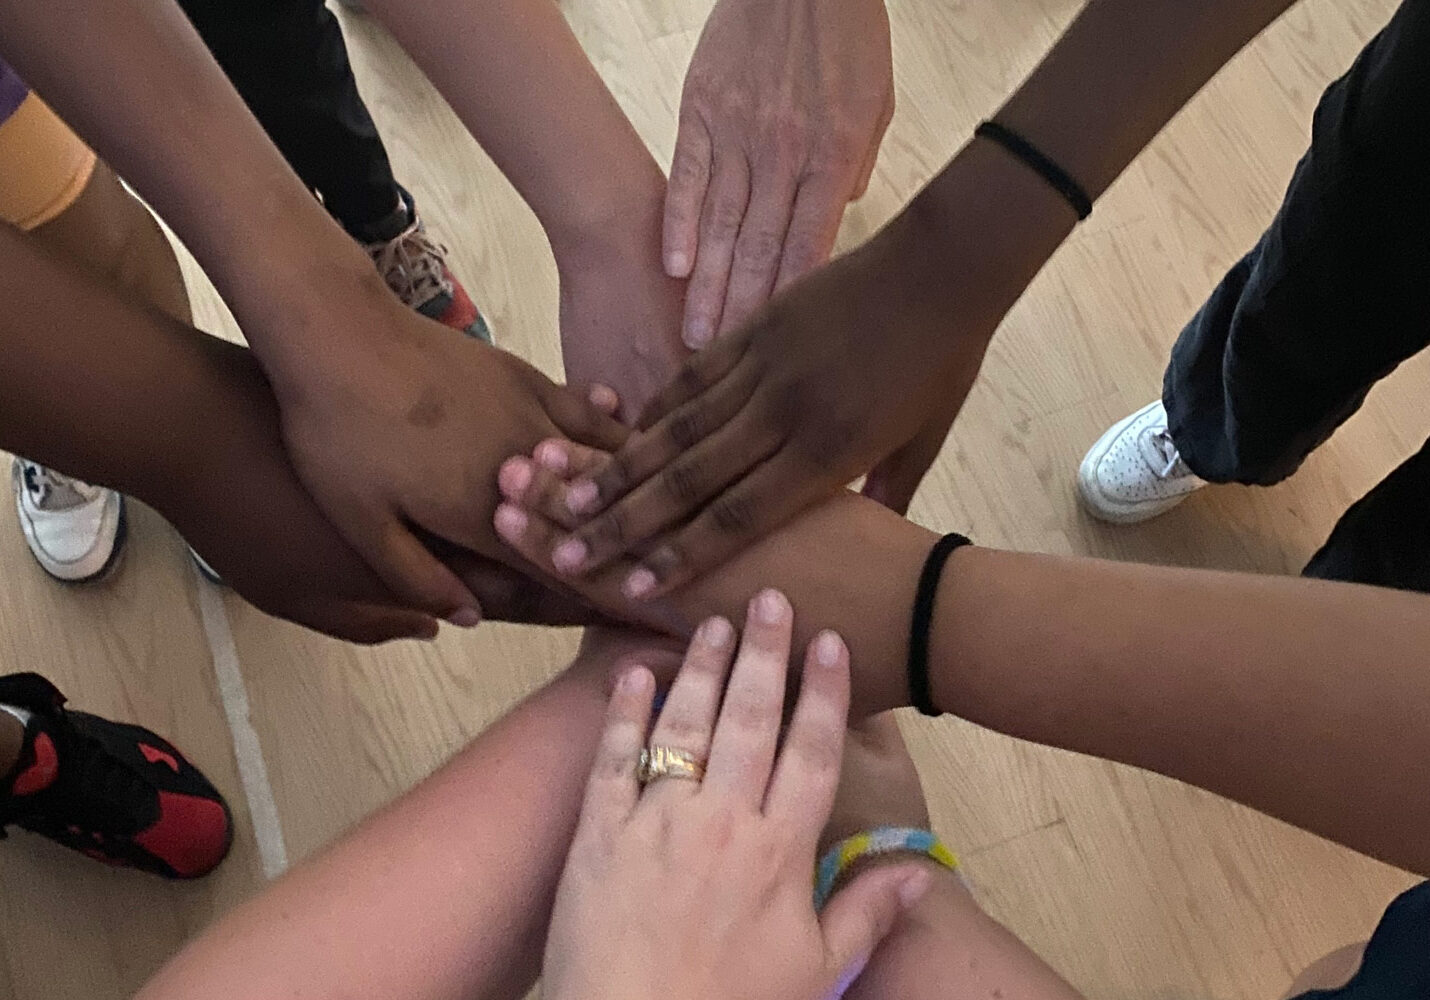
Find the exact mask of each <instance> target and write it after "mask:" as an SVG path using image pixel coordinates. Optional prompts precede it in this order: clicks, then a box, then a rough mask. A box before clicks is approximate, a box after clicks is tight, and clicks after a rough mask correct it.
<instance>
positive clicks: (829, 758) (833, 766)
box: [792, 726, 844, 775]
mask: <svg viewBox="0 0 1430 1000" xmlns="http://www.w3.org/2000/svg"><path fill="white" fill-rule="evenodd" d="M841 736H842V733H841V732H840V731H839V730H838V729H836V728H833V727H830V726H819V727H818V728H816V729H814V730H813V731H810V732H806V733H805V734H804V736H803V737H802V738H801V739H800V741H799V745H798V748H797V749H796V752H797V753H798V754H799V757H800V759H801V760H802V761H803V762H804V766H805V769H806V770H808V771H810V772H812V773H815V774H821V775H824V774H837V773H838V771H839V765H840V763H841V761H842V760H843V753H844V749H843V740H842V739H841ZM792 749H795V748H792Z"/></svg>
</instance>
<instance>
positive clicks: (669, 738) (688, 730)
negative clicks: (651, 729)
mask: <svg viewBox="0 0 1430 1000" xmlns="http://www.w3.org/2000/svg"><path fill="white" fill-rule="evenodd" d="M660 728H661V729H662V730H663V731H662V733H661V737H660V738H661V741H662V742H665V743H669V744H671V745H672V746H677V747H679V748H680V749H682V750H684V751H685V752H686V753H690V754H697V755H698V754H703V753H704V752H705V748H706V746H707V745H708V744H709V742H710V733H709V728H710V727H709V726H708V725H705V724H703V723H702V721H701V720H700V719H699V718H698V717H697V716H695V715H694V714H692V713H690V712H684V711H677V712H675V713H674V714H672V716H671V717H670V718H669V719H668V720H667V719H665V718H662V719H661V720H660Z"/></svg>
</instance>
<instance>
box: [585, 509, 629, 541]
mask: <svg viewBox="0 0 1430 1000" xmlns="http://www.w3.org/2000/svg"><path fill="white" fill-rule="evenodd" d="M627 529H628V524H627V521H626V512H625V511H624V510H622V509H621V507H620V506H619V505H617V506H615V507H612V508H611V509H610V510H608V511H606V512H605V513H604V514H602V515H601V516H600V518H598V519H597V520H596V521H594V522H592V524H591V535H592V538H593V539H595V540H596V541H597V542H598V543H605V544H609V545H614V546H617V547H620V546H624V545H625V544H626V539H627Z"/></svg>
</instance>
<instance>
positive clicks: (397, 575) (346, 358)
mask: <svg viewBox="0 0 1430 1000" xmlns="http://www.w3.org/2000/svg"><path fill="white" fill-rule="evenodd" d="M369 308H370V309H371V310H372V311H373V312H374V313H375V314H376V315H375V318H374V326H375V327H376V328H379V329H381V331H382V335H381V336H371V337H367V338H364V339H363V340H362V342H361V343H360V344H358V345H355V346H354V347H353V349H352V350H351V351H350V352H349V353H347V354H345V355H343V356H340V357H332V358H323V359H321V361H318V360H317V359H314V361H313V363H312V365H313V367H311V368H310V369H309V370H308V371H305V372H304V374H303V377H302V378H301V379H294V378H292V376H291V369H290V372H289V375H288V377H286V378H285V379H284V380H283V381H281V382H277V381H275V388H276V389H277V395H278V401H279V405H280V412H281V423H282V432H283V441H284V443H285V444H286V446H287V449H288V453H289V454H290V455H291V457H292V463H293V468H294V469H295V470H296V471H297V473H298V476H299V478H300V479H301V480H302V483H303V485H304V486H305V487H306V488H307V489H308V491H309V492H310V493H311V494H312V496H313V499H314V500H315V501H316V502H317V504H318V507H319V508H321V510H322V512H323V513H324V514H325V515H326V516H327V517H328V519H329V520H330V521H331V522H332V524H333V526H334V527H336V528H337V530H338V531H339V532H340V533H341V534H342V536H343V537H344V538H345V539H346V540H347V542H348V544H350V545H351V546H352V547H353V549H355V550H356V551H357V553H358V554H359V555H360V556H361V557H362V558H363V559H364V560H365V561H366V562H367V564H368V565H369V566H371V567H372V568H373V570H374V571H375V572H376V574H377V575H378V576H379V577H380V578H381V579H382V581H383V583H384V584H385V585H386V587H387V588H388V589H389V590H390V591H391V592H392V594H394V595H395V596H396V597H397V598H398V599H399V600H400V601H401V602H402V603H403V604H404V605H406V606H408V607H411V608H415V609H418V610H421V611H423V612H425V613H426V614H428V615H435V616H438V617H441V618H447V619H450V620H451V621H453V622H454V623H456V624H459V625H475V624H476V623H477V622H478V621H479V620H480V615H481V608H480V603H479V601H478V600H477V595H476V594H474V593H473V592H472V590H471V588H470V587H468V586H467V585H466V584H464V583H463V582H462V580H461V579H460V578H459V576H458V574H457V573H456V572H455V571H453V569H451V568H450V567H448V566H446V565H444V564H443V563H442V562H441V560H439V559H438V558H437V556H436V555H434V554H433V552H432V551H431V545H430V543H431V542H432V541H433V540H440V541H442V542H446V543H450V544H452V545H455V546H459V547H461V548H463V549H467V550H469V551H470V552H473V553H476V554H478V555H481V556H486V557H488V558H493V559H499V558H501V557H503V556H505V555H506V550H505V549H504V547H502V546H501V545H500V543H499V542H498V541H497V539H496V537H495V535H494V533H493V532H492V530H491V527H490V525H491V516H492V511H493V509H494V508H495V506H496V498H495V489H494V485H495V484H494V470H495V469H496V468H497V466H498V465H499V464H500V462H501V460H502V459H503V458H504V457H506V456H507V455H510V454H511V453H512V451H513V450H517V451H524V450H529V449H530V448H531V447H532V446H533V445H534V444H536V443H537V442H538V441H540V440H541V439H542V438H545V437H548V436H550V435H552V434H559V435H563V436H569V437H571V438H573V439H575V440H580V441H585V442H587V443H589V444H592V445H597V446H600V445H603V444H604V445H605V446H607V447H611V446H615V445H617V444H619V443H620V442H621V441H622V440H623V438H624V437H625V433H626V432H625V429H624V428H623V427H622V426H621V425H620V424H619V423H617V422H616V421H615V420H614V419H613V418H612V417H610V416H608V415H607V414H606V413H603V412H601V410H600V409H599V408H598V407H597V406H596V405H595V404H593V403H592V402H590V401H589V400H587V399H583V398H581V397H580V396H578V395H576V394H575V393H573V392H570V391H568V390H566V389H564V388H562V387H559V386H557V385H555V384H553V383H552V382H551V381H550V380H549V379H547V378H546V377H545V376H543V375H542V374H541V373H540V372H538V371H537V370H536V369H535V368H533V367H531V366H530V365H528V364H526V363H525V362H523V361H521V360H520V359H518V358H516V357H514V356H512V355H510V354H508V353H506V352H504V351H500V350H497V349H496V348H493V347H490V346H488V345H486V344H483V343H481V342H479V341H475V340H470V339H467V338H464V337H461V336H459V335H457V334H454V333H453V332H452V331H451V330H449V329H447V328H446V327H443V326H441V325H440V324H438V323H436V322H434V321H432V320H428V319H425V318H423V317H421V316H419V315H417V314H416V313H414V312H412V311H411V310H409V309H406V308H404V307H403V306H402V305H400V304H399V303H398V302H397V301H396V300H395V299H393V298H391V296H382V297H380V299H379V300H378V301H376V302H374V303H373V304H371V305H370V306H369Z"/></svg>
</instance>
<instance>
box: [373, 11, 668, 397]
mask: <svg viewBox="0 0 1430 1000" xmlns="http://www.w3.org/2000/svg"><path fill="white" fill-rule="evenodd" d="M367 6H368V9H369V10H371V11H372V12H373V13H374V14H376V15H377V16H378V17H379V18H381V19H382V20H383V22H384V24H385V25H386V26H387V28H388V29H389V30H390V31H391V32H392V33H393V35H394V36H396V37H397V39H398V40H399V41H400V42H401V43H402V44H403V46H404V47H405V48H406V49H407V51H408V52H409V53H411V55H412V57H413V59H415V60H416V61H417V63H418V65H420V66H421V67H422V69H423V71H424V72H426V74H427V76H428V77H429V78H430V79H431V80H432V82H433V83H434V84H436V86H437V88H438V89H439V90H440V91H441V92H442V94H443V96H445V97H446V98H447V101H448V102H449V103H450V104H451V105H452V108H453V110H455V111H456V112H457V114H458V116H459V117H460V118H461V119H462V122H463V124H465V125H466V126H467V129H468V130H469V131H470V132H471V133H472V135H473V136H475V137H476V139H477V141H478V142H479V143H481V145H482V148H483V149H484V150H485V151H486V152H487V153H488V155H490V156H491V157H492V159H493V160H495V161H496V164H497V166H498V167H500V168H501V171H502V173H504V174H505V175H506V176H507V178H508V179H509V180H510V181H511V182H512V184H513V185H514V186H515V187H516V189H517V191H518V192H519V193H520V194H521V196H522V198H523V199H524V200H525V201H526V203H527V204H528V205H529V206H531V209H532V211H534V212H535V213H536V217H537V218H538V219H539V220H540V221H541V225H542V228H543V229H544V230H545V231H546V237H547V239H548V240H549V241H550V243H551V249H552V252H553V253H554V255H555V258H556V266H557V270H558V271H559V273H560V277H561V345H562V357H563V360H564V362H565V366H566V377H567V381H568V382H570V383H572V384H573V385H582V386H584V385H587V384H589V383H591V382H600V383H602V384H605V385H609V386H611V387H613V388H614V389H616V391H617V394H618V395H619V397H620V400H621V405H622V407H623V413H624V414H625V415H626V416H627V417H629V418H634V416H635V415H637V414H639V413H640V411H641V409H642V408H643V407H644V406H645V403H646V402H647V401H648V400H649V399H650V398H651V397H652V396H654V395H655V393H656V392H658V391H659V390H660V389H661V388H662V387H664V385H665V383H666V382H667V381H668V380H669V379H670V377H671V375H672V374H674V372H675V370H676V369H677V368H678V367H679V365H680V363H681V362H682V361H683V360H684V359H685V357H686V356H687V352H686V350H685V349H684V347H683V346H682V345H681V342H680V310H681V307H682V303H683V301H684V290H685V284H684V282H683V281H674V280H671V279H670V278H668V277H667V276H666V275H665V273H664V271H663V269H662V267H661V257H660V253H661V213H662V210H663V203H664V198H665V175H664V174H663V173H662V172H661V169H660V167H659V166H658V165H657V164H656V162H655V158H654V157H653V156H651V153H650V151H649V150H648V149H647V148H646V145H645V143H644V142H643V141H642V140H641V137H640V136H639V135H637V134H636V130H635V128H634V127H633V126H632V125H631V123H630V121H629V120H628V119H627V118H626V115H625V113H624V112H623V111H622V110H621V107H620V105H619V104H617V103H616V100H615V98H614V97H613V96H611V93H610V91H609V90H607V89H606V85H605V83H604V82H602V80H601V77H600V76H599V75H598V74H597V73H596V69H595V67H594V66H592V65H591V62H590V60H589V59H587V58H586V53H585V52H584V51H582V49H581V46H580V44H579V43H578V42H577V40H576V36H575V35H574V34H573V33H572V31H571V28H570V27H569V26H568V25H567V23H566V19H565V18H564V17H563V16H562V13H561V10H560V8H559V6H558V5H557V4H556V3H555V2H554V0H477V2H471V0H428V2H425V3H423V4H421V5H420V12H421V13H420V16H419V13H418V10H419V8H414V6H413V5H412V4H410V3H407V2H405V0H372V2H370V3H368V5H367ZM478 238H481V237H478Z"/></svg>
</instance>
